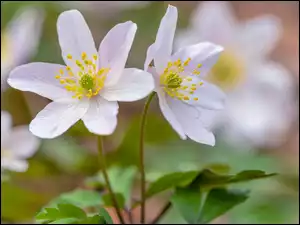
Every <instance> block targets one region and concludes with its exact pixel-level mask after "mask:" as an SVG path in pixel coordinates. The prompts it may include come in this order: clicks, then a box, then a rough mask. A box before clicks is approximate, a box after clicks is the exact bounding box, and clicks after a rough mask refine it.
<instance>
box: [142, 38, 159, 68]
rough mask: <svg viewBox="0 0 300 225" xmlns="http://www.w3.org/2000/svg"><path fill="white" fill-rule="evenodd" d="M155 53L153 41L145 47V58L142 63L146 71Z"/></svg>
mask: <svg viewBox="0 0 300 225" xmlns="http://www.w3.org/2000/svg"><path fill="white" fill-rule="evenodd" d="M155 54H156V45H155V43H153V44H152V45H150V46H149V47H148V49H147V54H146V60H145V63H144V70H145V71H147V70H148V69H149V65H150V63H151V61H152V60H153V59H154V57H155Z"/></svg>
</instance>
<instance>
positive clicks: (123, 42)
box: [99, 21, 137, 86]
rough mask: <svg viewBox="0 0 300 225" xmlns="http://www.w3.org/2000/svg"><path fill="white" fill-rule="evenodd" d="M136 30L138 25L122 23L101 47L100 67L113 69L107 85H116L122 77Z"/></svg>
mask: <svg viewBox="0 0 300 225" xmlns="http://www.w3.org/2000/svg"><path fill="white" fill-rule="evenodd" d="M136 30H137V26H136V24H135V23H133V22H131V21H127V22H125V23H120V24H117V25H116V26H114V27H113V28H112V29H111V30H110V31H109V32H108V33H107V35H106V36H105V37H104V39H103V40H102V42H101V44H100V46H99V61H100V66H101V67H109V68H111V71H110V73H109V74H108V76H107V80H106V81H105V85H107V86H109V85H113V84H115V83H116V82H117V81H118V79H119V78H120V76H121V75H122V71H123V69H124V67H125V64H126V61H127V58H128V54H129V51H130V49H131V46H132V43H133V39H134V37H135V33H136Z"/></svg>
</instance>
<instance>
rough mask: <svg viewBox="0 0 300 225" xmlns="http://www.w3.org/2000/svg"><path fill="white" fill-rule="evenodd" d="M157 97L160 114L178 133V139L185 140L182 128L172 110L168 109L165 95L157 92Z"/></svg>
mask: <svg viewBox="0 0 300 225" xmlns="http://www.w3.org/2000/svg"><path fill="white" fill-rule="evenodd" d="M157 96H158V100H159V106H160V109H161V112H162V114H163V115H164V117H165V118H166V120H167V121H168V122H169V123H170V125H171V126H172V128H173V129H174V130H175V131H176V132H177V133H178V135H179V136H180V138H181V139H183V140H186V135H185V133H184V131H183V128H182V127H181V125H180V123H179V122H178V120H177V119H176V117H175V115H174V113H173V112H172V109H171V108H170V107H169V105H168V103H167V100H166V94H165V93H164V92H162V91H160V90H157Z"/></svg>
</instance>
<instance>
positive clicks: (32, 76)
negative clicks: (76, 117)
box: [7, 63, 72, 100]
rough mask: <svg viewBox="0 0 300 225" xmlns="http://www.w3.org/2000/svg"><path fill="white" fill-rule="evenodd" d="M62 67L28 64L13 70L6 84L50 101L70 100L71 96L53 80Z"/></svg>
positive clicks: (47, 64)
mask: <svg viewBox="0 0 300 225" xmlns="http://www.w3.org/2000/svg"><path fill="white" fill-rule="evenodd" d="M60 69H65V67H64V66H62V65H58V64H50V63H29V64H25V65H22V66H19V67H17V68H15V69H14V70H13V71H12V72H11V73H10V75H9V78H8V81H7V82H8V84H9V85H10V86H12V87H13V88H16V89H19V90H21V91H30V92H33V93H36V94H38V95H41V96H43V97H45V98H49V99H51V100H57V99H63V98H71V97H72V95H71V94H70V93H69V92H68V91H67V90H66V89H65V88H64V87H63V85H62V84H60V83H59V81H58V80H56V79H55V75H56V74H58V73H59V70H60Z"/></svg>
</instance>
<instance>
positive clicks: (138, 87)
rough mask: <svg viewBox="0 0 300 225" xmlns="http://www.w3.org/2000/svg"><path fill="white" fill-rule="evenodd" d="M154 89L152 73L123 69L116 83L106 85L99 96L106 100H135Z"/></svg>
mask: <svg viewBox="0 0 300 225" xmlns="http://www.w3.org/2000/svg"><path fill="white" fill-rule="evenodd" d="M153 89H154V81H153V78H152V75H151V74H150V73H148V72H145V71H143V70H139V69H134V68H129V69H125V70H124V72H123V74H122V76H121V77H120V79H119V81H118V83H116V84H115V85H114V86H111V87H107V88H105V89H104V90H103V92H101V96H102V97H103V98H105V99H106V100H108V101H124V102H131V101H137V100H140V99H142V98H144V97H146V96H147V95H148V94H149V93H150V92H151V91H152V90H153Z"/></svg>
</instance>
